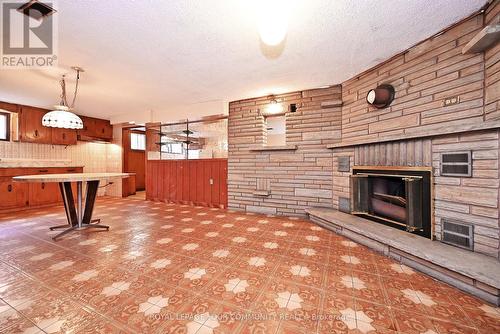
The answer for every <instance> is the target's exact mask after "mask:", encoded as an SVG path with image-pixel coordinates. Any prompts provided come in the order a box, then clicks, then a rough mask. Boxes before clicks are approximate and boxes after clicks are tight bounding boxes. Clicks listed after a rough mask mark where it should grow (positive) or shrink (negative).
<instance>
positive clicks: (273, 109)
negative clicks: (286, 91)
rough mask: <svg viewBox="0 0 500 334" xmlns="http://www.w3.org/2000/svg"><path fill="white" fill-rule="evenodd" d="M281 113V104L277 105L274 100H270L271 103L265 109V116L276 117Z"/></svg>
mask: <svg viewBox="0 0 500 334" xmlns="http://www.w3.org/2000/svg"><path fill="white" fill-rule="evenodd" d="M282 112H283V106H282V105H281V103H278V101H276V99H272V100H271V102H270V103H269V104H268V105H267V107H266V114H267V115H276V114H281V113H282Z"/></svg>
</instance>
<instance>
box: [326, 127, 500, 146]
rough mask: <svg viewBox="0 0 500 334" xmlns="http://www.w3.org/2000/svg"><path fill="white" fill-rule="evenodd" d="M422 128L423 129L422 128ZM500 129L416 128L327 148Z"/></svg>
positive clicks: (340, 143) (345, 142) (346, 141)
mask: <svg viewBox="0 0 500 334" xmlns="http://www.w3.org/2000/svg"><path fill="white" fill-rule="evenodd" d="M420 128H422V127H420ZM496 128H500V121H490V122H483V123H480V124H472V125H471V124H469V125H467V124H464V125H452V126H442V127H439V128H431V129H428V130H425V129H421V130H419V127H416V128H409V129H407V130H406V131H412V132H411V133H404V134H401V135H397V136H393V137H385V138H382V137H374V138H369V139H360V140H351V141H349V140H344V141H342V142H339V143H335V144H330V145H328V146H327V148H330V149H335V148H342V147H350V146H356V145H366V144H378V143H384V142H390V141H397V140H407V139H414V138H425V137H435V136H442V135H449V134H453V133H461V132H470V131H481V130H489V129H496Z"/></svg>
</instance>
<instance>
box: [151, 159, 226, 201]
mask: <svg viewBox="0 0 500 334" xmlns="http://www.w3.org/2000/svg"><path fill="white" fill-rule="evenodd" d="M146 171H147V173H146V199H148V200H161V201H165V202H175V203H190V204H196V205H203V206H215V207H226V206H227V159H199V160H148V161H147V167H146ZM210 179H212V180H213V183H211V182H210Z"/></svg>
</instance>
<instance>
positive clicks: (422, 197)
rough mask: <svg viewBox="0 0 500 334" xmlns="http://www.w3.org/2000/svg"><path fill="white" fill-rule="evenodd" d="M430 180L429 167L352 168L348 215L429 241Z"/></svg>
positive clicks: (430, 227) (430, 220) (430, 235)
mask: <svg viewBox="0 0 500 334" xmlns="http://www.w3.org/2000/svg"><path fill="white" fill-rule="evenodd" d="M431 177H432V176H431V170H430V169H429V168H420V169H413V168H407V167H399V168H395V167H383V166H358V167H356V168H353V172H352V175H351V176H350V180H351V213H352V214H354V215H358V216H362V217H365V218H368V219H370V220H373V221H375V222H378V223H381V224H384V225H387V226H391V227H394V228H397V229H400V230H404V231H407V232H409V233H413V234H416V235H420V236H423V237H426V238H431V237H432V227H433V224H432V218H431V212H432V210H431V202H432V195H431V193H432V192H431V184H432V181H431Z"/></svg>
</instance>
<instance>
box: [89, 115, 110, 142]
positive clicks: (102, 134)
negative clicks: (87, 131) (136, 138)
mask: <svg viewBox="0 0 500 334" xmlns="http://www.w3.org/2000/svg"><path fill="white" fill-rule="evenodd" d="M94 123H95V135H96V136H97V137H98V138H102V139H111V138H113V128H112V126H111V124H110V122H109V121H107V120H105V119H96V120H95V122H94Z"/></svg>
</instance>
